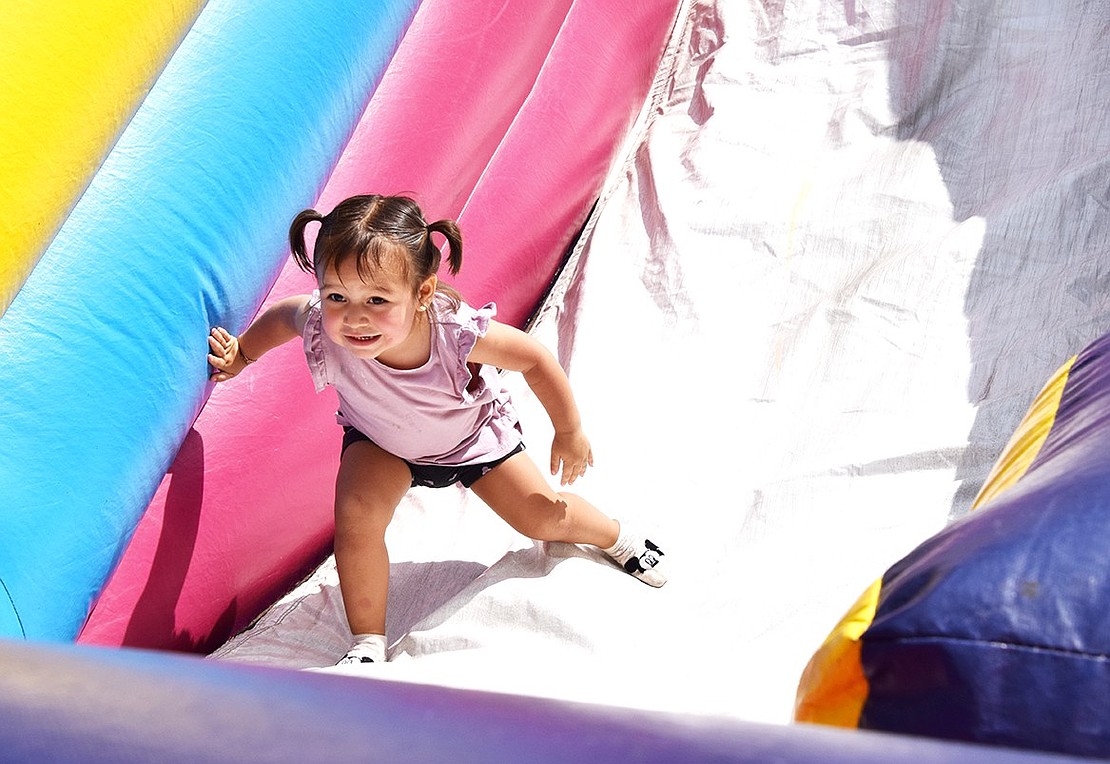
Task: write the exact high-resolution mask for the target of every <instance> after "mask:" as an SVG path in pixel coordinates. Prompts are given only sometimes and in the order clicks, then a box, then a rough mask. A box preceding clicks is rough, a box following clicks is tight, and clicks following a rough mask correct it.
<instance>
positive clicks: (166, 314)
mask: <svg viewBox="0 0 1110 764" xmlns="http://www.w3.org/2000/svg"><path fill="white" fill-rule="evenodd" d="M416 5H417V2H416V0H373V1H368V0H326V1H322V0H321V1H319V2H313V1H312V0H258V1H257V2H250V3H242V2H230V1H225V0H212V2H210V3H208V5H207V6H206V7H205V9H204V11H203V12H202V13H201V15H200V17H199V18H198V20H197V22H196V24H195V25H194V27H193V28H192V29H191V30H190V32H189V34H188V35H187V36H186V38H185V40H184V41H183V43H182V45H181V47H180V48H179V49H178V51H177V53H176V54H175V55H174V57H173V58H172V59H171V61H170V63H169V65H168V66H167V68H166V70H165V71H164V72H163V74H162V76H161V77H160V78H159V80H158V82H157V83H156V85H155V86H154V88H153V89H152V91H151V92H150V94H149V95H148V97H147V99H146V100H145V101H144V103H143V105H142V106H141V107H140V109H139V111H138V112H137V113H136V115H135V117H134V119H133V120H132V123H131V124H130V125H129V126H128V128H127V130H126V131H125V132H124V133H123V135H122V136H121V138H120V140H119V142H118V143H117V145H116V147H115V148H114V150H113V151H112V153H111V154H110V155H109V157H108V158H107V160H106V161H105V164H104V165H103V167H102V168H101V169H100V171H99V172H98V173H97V175H96V176H95V177H94V179H93V181H92V183H91V184H90V186H89V188H88V190H87V191H86V193H85V195H84V196H83V198H82V199H81V201H80V202H79V203H78V205H77V207H76V208H75V209H74V211H73V213H72V214H71V216H70V217H69V219H68V220H67V221H66V223H65V224H64V226H63V227H62V229H61V230H60V232H59V234H58V236H57V237H56V238H55V240H54V242H53V243H52V244H51V246H50V247H49V248H48V249H47V251H46V253H45V254H44V256H43V258H42V259H41V261H40V262H39V265H38V266H37V267H36V268H35V270H34V271H33V273H32V274H31V277H30V278H29V279H28V281H27V283H26V284H25V285H24V287H23V289H22V290H21V291H20V292H19V293H18V295H17V296H16V299H15V300H14V302H13V303H12V305H11V307H10V308H9V310H8V311H7V313H6V314H5V315H4V316H3V318H2V320H0V389H2V390H3V391H4V393H3V396H2V397H0V443H3V448H2V451H0V485H2V486H4V495H3V504H4V511H3V514H2V515H0V635H7V636H13V637H23V638H33V639H47V640H57V639H62V640H68V639H72V638H74V637H75V635H76V634H77V632H78V629H79V628H80V626H81V623H82V622H83V620H84V619H85V617H86V615H87V613H88V609H89V607H90V603H91V602H92V601H93V599H94V598H95V597H96V595H97V594H98V592H99V591H100V589H101V587H102V586H103V583H104V581H105V580H106V578H107V577H108V575H109V574H110V572H111V570H112V567H113V565H114V564H115V561H116V559H117V557H118V556H119V554H120V553H121V550H122V548H123V546H124V544H125V543H126V542H127V540H128V537H129V535H130V533H131V532H132V530H133V529H134V526H135V524H136V523H137V522H138V519H139V517H140V515H141V513H142V511H143V510H144V509H145V507H146V506H147V504H148V503H149V501H150V499H151V496H152V495H153V493H154V491H155V489H156V488H157V486H158V483H159V481H160V480H161V478H162V476H163V474H164V473H165V471H166V469H167V467H168V466H169V465H170V463H171V462H172V460H173V457H174V454H175V452H176V451H177V449H178V447H179V445H180V443H181V442H182V440H183V438H184V436H185V434H186V432H187V431H188V429H189V427H190V425H191V424H192V422H193V419H194V418H195V416H196V414H197V412H198V411H199V409H200V407H201V406H202V404H203V402H204V399H205V397H206V394H207V393H208V391H209V387H208V383H207V373H208V370H207V366H206V363H205V359H204V356H205V353H206V352H207V351H206V335H207V332H208V328H209V327H210V326H212V325H216V324H222V325H225V326H227V327H228V328H230V329H232V330H233V331H238V330H240V329H241V328H242V327H243V326H244V325H245V323H246V322H247V321H248V320H249V318H250V317H251V316H252V314H253V313H254V311H255V310H256V309H257V306H258V305H259V304H260V303H261V302H262V300H263V298H264V296H265V294H266V292H267V291H268V289H269V286H270V284H271V283H272V282H273V280H274V279H275V278H276V276H277V274H278V272H279V270H280V267H281V265H282V263H283V261H284V259H285V256H286V253H287V247H286V244H285V230H286V227H287V225H288V221H289V220H290V218H291V217H292V215H293V214H294V213H295V212H296V211H297V210H298V209H300V208H302V207H305V206H308V205H310V204H311V203H312V201H313V200H314V199H315V198H316V196H317V194H318V193H319V191H320V189H321V187H322V186H323V183H324V182H325V180H326V179H327V177H328V175H329V173H330V171H331V168H332V167H333V165H334V163H335V162H336V160H337V157H338V156H339V154H340V152H341V150H342V149H343V147H344V145H345V143H346V141H347V139H348V137H349V134H350V132H351V131H352V130H353V127H354V125H355V124H356V123H357V120H358V117H359V116H360V115H361V113H362V111H363V109H364V107H365V105H366V103H367V102H368V100H369V97H370V95H371V94H372V92H373V89H374V87H375V85H376V83H377V81H378V80H379V78H380V76H381V74H382V72H383V71H384V68H385V65H386V63H387V62H388V61H389V58H390V56H391V55H392V52H393V51H394V49H395V47H396V45H397V43H398V41H399V39H400V37H401V36H402V34H403V32H404V29H405V28H406V26H407V24H408V22H409V21H410V20H411V18H412V15H413V14H414V12H415V8H416ZM429 97H431V96H430V95H429ZM244 178H245V179H248V181H247V182H244V181H243V179H244ZM11 212H12V214H16V213H15V212H14V211H11ZM228 426H229V427H233V426H234V424H233V423H229V425H228ZM201 448H203V445H202V446H201ZM244 500H245V501H246V500H248V499H246V498H244Z"/></svg>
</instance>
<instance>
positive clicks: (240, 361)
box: [208, 326, 249, 382]
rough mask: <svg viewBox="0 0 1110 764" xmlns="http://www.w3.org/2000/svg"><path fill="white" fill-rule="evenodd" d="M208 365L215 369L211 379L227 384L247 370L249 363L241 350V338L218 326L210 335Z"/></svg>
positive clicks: (210, 376)
mask: <svg viewBox="0 0 1110 764" xmlns="http://www.w3.org/2000/svg"><path fill="white" fill-rule="evenodd" d="M208 347H209V348H211V349H212V352H211V353H209V354H208V363H209V364H210V365H211V366H212V368H213V369H215V371H214V372H212V374H211V375H209V377H208V378H209V379H210V380H212V381H213V382H226V381H227V380H229V379H231V378H232V377H234V376H235V375H236V374H238V373H239V372H241V371H242V370H243V369H245V368H247V364H248V363H249V361H248V360H247V358H246V356H244V355H243V353H242V352H241V351H240V350H239V338H238V337H233V336H232V335H231V334H230V333H229V332H228V331H227V329H224V328H223V327H220V326H217V327H216V328H215V329H213V330H212V331H211V332H210V333H209V335H208Z"/></svg>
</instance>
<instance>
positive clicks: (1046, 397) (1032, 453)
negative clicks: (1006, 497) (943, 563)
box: [971, 356, 1076, 509]
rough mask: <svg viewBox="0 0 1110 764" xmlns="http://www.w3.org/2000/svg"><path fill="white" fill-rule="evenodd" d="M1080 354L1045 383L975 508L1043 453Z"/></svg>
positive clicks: (1013, 480)
mask: <svg viewBox="0 0 1110 764" xmlns="http://www.w3.org/2000/svg"><path fill="white" fill-rule="evenodd" d="M1075 359H1076V356H1072V357H1071V358H1069V359H1068V361H1067V362H1066V363H1065V364H1064V365H1063V366H1061V367H1060V369H1059V370H1058V371H1057V372H1056V373H1055V374H1054V375H1053V376H1052V378H1051V379H1049V380H1048V382H1047V383H1046V384H1045V386H1044V388H1043V389H1042V390H1041V392H1040V393H1039V394H1038V395H1037V398H1036V400H1034V401H1033V405H1032V406H1030V407H1029V411H1028V412H1026V414H1025V417H1024V418H1023V419H1022V420H1021V424H1019V425H1018V427H1017V429H1016V430H1014V434H1013V435H1012V436H1010V442H1009V443H1007V444H1006V448H1005V449H1003V451H1002V456H1000V457H999V458H998V461H997V462H995V464H994V467H993V468H992V469H991V472H990V474H989V475H988V476H987V479H986V481H985V482H984V483H983V487H982V488H980V489H979V495H978V496H976V497H975V501H974V502H972V504H971V508H972V509H978V508H979V507H981V506H983V505H984V504H986V503H987V502H989V501H992V500H993V499H995V498H997V497H998V495H999V494H1001V493H1002V492H1003V491H1005V490H1006V489H1007V488H1009V487H1010V486H1012V485H1013V484H1014V483H1016V482H1017V481H1018V480H1020V479H1021V476H1022V475H1024V474H1025V471H1026V470H1028V469H1029V465H1030V464H1032V463H1033V459H1035V458H1036V457H1037V454H1038V453H1040V450H1041V446H1043V445H1044V442H1045V439H1047V438H1048V433H1049V431H1050V430H1051V429H1052V424H1053V422H1055V421H1056V412H1057V411H1058V410H1059V408H1060V398H1061V397H1062V396H1063V394H1064V386H1065V385H1066V384H1067V381H1068V375H1069V374H1070V373H1071V367H1072V365H1073V364H1074V363H1075Z"/></svg>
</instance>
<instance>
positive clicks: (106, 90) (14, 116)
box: [0, 0, 204, 313]
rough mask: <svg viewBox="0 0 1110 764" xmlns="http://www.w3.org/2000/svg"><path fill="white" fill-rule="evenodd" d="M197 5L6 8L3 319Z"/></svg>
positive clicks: (195, 0)
mask: <svg viewBox="0 0 1110 764" xmlns="http://www.w3.org/2000/svg"><path fill="white" fill-rule="evenodd" d="M203 5H204V0H158V1H157V2H138V3H137V2H134V0H81V2H72V0H4V10H3V13H0V73H2V74H0V202H2V203H0V209H3V210H4V214H3V216H2V217H0V241H2V242H3V246H2V247H0V313H2V312H3V311H4V310H6V309H7V307H8V305H9V304H10V303H11V301H12V298H13V297H14V296H15V293H16V292H18V291H19V288H20V287H21V286H22V284H23V282H24V280H26V278H27V275H28V274H29V273H30V272H31V269H32V268H34V265H35V262H37V260H38V258H39V257H40V256H41V255H42V252H43V251H44V250H45V249H46V247H47V245H48V244H49V242H50V240H51V239H52V238H53V236H54V234H55V233H56V232H57V230H58V228H59V227H60V226H61V224H62V222H63V221H64V220H65V218H66V216H67V215H68V214H69V211H70V209H71V208H72V207H73V205H74V203H75V202H76V200H77V198H78V197H79V196H80V195H81V192H82V191H83V190H84V189H85V187H86V186H87V185H88V183H89V180H90V179H91V177H92V175H93V174H95V172H96V169H97V168H98V167H99V166H100V164H101V162H102V161H103V159H104V157H105V155H106V154H107V153H108V151H109V150H110V149H111V146H112V144H113V143H114V142H115V140H116V138H117V137H118V135H119V133H120V132H121V131H122V129H123V127H124V126H125V125H126V123H127V121H128V120H129V119H130V118H131V115H132V114H133V113H134V111H135V109H136V108H138V105H139V103H140V102H141V101H142V99H143V97H144V96H145V94H146V92H147V90H148V89H149V88H150V86H151V85H152V84H153V82H154V80H155V79H156V78H157V76H158V73H159V72H160V71H161V70H162V67H163V66H164V65H165V63H166V61H167V60H168V59H169V57H170V55H171V54H172V53H173V51H174V50H175V49H176V47H177V44H178V42H180V40H181V39H182V37H184V35H185V33H186V32H187V31H188V29H189V27H190V26H191V25H192V22H193V20H194V19H195V18H196V17H197V15H198V14H199V13H200V9H201V7H202V6H203Z"/></svg>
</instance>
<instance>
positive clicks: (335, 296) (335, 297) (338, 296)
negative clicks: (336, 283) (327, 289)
mask: <svg viewBox="0 0 1110 764" xmlns="http://www.w3.org/2000/svg"><path fill="white" fill-rule="evenodd" d="M324 299H326V300H327V301H328V302H343V301H344V300H345V299H346V298H344V297H343V295H341V294H336V293H335V292H332V293H331V294H329V295H328V296H327V297H325V298H324Z"/></svg>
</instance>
